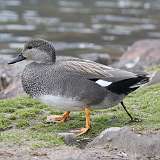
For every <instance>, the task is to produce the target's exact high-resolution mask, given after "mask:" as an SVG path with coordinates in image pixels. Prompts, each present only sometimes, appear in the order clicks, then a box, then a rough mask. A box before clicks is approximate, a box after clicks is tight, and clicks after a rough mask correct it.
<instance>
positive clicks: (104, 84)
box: [96, 79, 112, 87]
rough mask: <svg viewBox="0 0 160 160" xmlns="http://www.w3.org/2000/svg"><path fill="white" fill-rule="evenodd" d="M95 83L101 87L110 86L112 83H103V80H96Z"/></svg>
mask: <svg viewBox="0 0 160 160" xmlns="http://www.w3.org/2000/svg"><path fill="white" fill-rule="evenodd" d="M96 83H97V84H99V85H100V86H101V87H107V86H109V85H110V84H112V82H109V81H105V80H102V79H99V80H97V81H96Z"/></svg>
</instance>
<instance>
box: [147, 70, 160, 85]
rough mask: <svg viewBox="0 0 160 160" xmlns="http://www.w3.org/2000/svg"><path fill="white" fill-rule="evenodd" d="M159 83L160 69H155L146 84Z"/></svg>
mask: <svg viewBox="0 0 160 160" xmlns="http://www.w3.org/2000/svg"><path fill="white" fill-rule="evenodd" d="M157 83H160V71H156V72H154V73H152V78H151V80H150V82H149V83H148V84H147V85H152V84H157Z"/></svg>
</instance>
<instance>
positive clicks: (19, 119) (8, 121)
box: [0, 84, 160, 148]
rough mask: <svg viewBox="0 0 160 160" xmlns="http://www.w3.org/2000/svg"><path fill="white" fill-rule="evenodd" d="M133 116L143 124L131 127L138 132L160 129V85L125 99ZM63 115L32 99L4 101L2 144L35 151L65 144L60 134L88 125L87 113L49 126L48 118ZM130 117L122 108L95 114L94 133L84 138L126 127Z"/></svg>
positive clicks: (0, 130) (1, 108) (0, 111)
mask: <svg viewBox="0 0 160 160" xmlns="http://www.w3.org/2000/svg"><path fill="white" fill-rule="evenodd" d="M124 102H125V104H126V106H127V108H128V110H129V111H130V113H131V114H132V115H133V116H134V117H137V118H140V119H141V120H142V121H141V122H135V123H129V124H127V125H129V126H130V127H132V128H135V129H137V130H138V131H142V132H143V131H155V130H159V129H160V84H158V85H153V86H148V87H143V88H141V89H139V90H137V91H135V92H134V93H132V94H130V95H129V96H128V97H127V98H126V99H125V101H124ZM50 114H61V112H58V111H56V110H54V109H52V108H50V107H48V106H46V105H43V104H42V103H40V102H38V101H36V100H33V99H31V98H29V97H19V98H16V99H8V100H1V101H0V141H1V142H4V143H15V144H27V145H28V144H29V145H31V146H32V147H33V148H35V147H51V146H55V145H61V144H64V142H63V139H62V138H60V137H58V136H57V133H59V132H67V131H69V130H70V129H74V128H80V127H83V126H84V125H85V116H84V113H83V112H73V113H71V119H70V121H68V122H66V123H61V124H48V123H46V122H45V119H46V117H47V115H50ZM128 121H129V117H128V116H127V114H126V113H125V111H124V110H123V108H122V107H121V106H120V105H118V106H116V107H113V108H110V109H106V110H97V111H93V112H92V129H91V130H90V131H89V132H88V133H87V134H86V135H84V136H82V137H81V138H84V137H89V138H93V137H95V136H96V135H98V134H99V133H100V132H101V131H103V130H104V129H106V128H108V127H115V126H119V127H122V126H125V125H126V122H128Z"/></svg>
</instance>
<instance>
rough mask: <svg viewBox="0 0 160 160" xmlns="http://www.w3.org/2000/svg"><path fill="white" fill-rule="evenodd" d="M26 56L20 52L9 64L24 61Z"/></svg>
mask: <svg viewBox="0 0 160 160" xmlns="http://www.w3.org/2000/svg"><path fill="white" fill-rule="evenodd" d="M25 59H26V58H25V57H24V56H23V55H22V54H19V55H18V56H17V57H16V58H15V59H13V60H12V61H11V62H8V64H14V63H17V62H20V61H23V60H25Z"/></svg>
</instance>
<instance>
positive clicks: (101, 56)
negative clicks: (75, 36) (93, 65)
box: [79, 53, 112, 65]
mask: <svg viewBox="0 0 160 160" xmlns="http://www.w3.org/2000/svg"><path fill="white" fill-rule="evenodd" d="M79 58H82V59H87V60H91V61H94V62H97V63H101V64H104V65H109V64H111V63H112V59H111V57H110V55H109V54H105V53H85V54H80V55H79Z"/></svg>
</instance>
